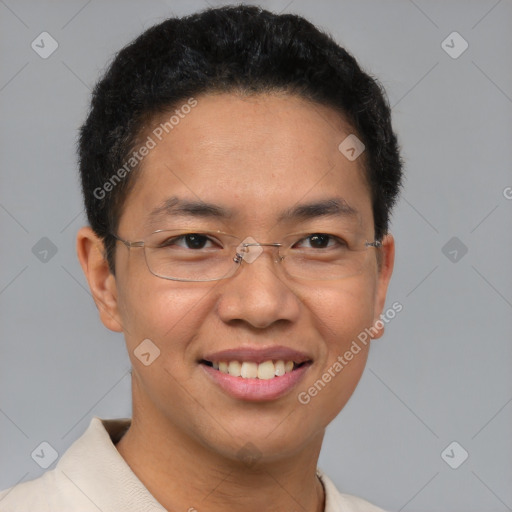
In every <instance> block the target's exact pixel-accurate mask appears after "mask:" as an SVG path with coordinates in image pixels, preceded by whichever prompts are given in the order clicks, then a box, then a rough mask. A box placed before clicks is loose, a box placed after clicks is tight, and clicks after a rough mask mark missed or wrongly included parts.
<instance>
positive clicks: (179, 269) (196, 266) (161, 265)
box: [112, 229, 382, 282]
mask: <svg viewBox="0 0 512 512" xmlns="http://www.w3.org/2000/svg"><path fill="white" fill-rule="evenodd" d="M112 236H113V237H114V238H116V239H117V240H119V241H120V242H122V243H123V244H124V245H126V247H128V249H131V248H132V247H133V248H135V247H143V248H144V255H145V259H146V264H147V266H148V269H149V271H150V272H151V273H152V274H153V275H155V276H157V277H161V278H162V279H170V280H172V281H193V282H201V281H218V280H220V279H226V278H228V277H231V276H233V275H234V274H235V272H236V271H237V270H238V269H239V268H240V266H241V264H242V262H245V263H253V262H254V261H255V260H256V259H257V258H258V257H259V256H260V255H261V254H262V252H263V247H272V248H275V249H276V251H275V254H274V262H275V263H279V264H280V265H281V266H282V268H283V270H284V272H285V273H286V274H287V275H288V276H290V277H295V278H299V279H308V280H333V279H342V278H346V277H351V276H354V275H357V274H360V273H361V272H362V271H363V269H364V268H365V265H366V264H367V262H368V259H369V256H368V254H369V251H368V249H369V248H371V247H373V248H377V247H381V245H382V243H381V242H380V241H373V242H368V241H364V242H362V241H359V242H355V241H352V242H348V241H347V240H346V239H344V238H342V237H341V236H339V235H338V236H337V235H332V234H327V233H293V234H290V235H287V236H286V237H284V238H283V239H282V241H281V242H279V243H277V242H276V243H274V242H272V243H259V242H257V241H256V240H255V239H254V238H252V237H247V238H245V239H244V240H240V239H239V238H237V237H235V236H233V235H230V234H228V233H224V232H222V231H204V230H193V229H187V230H179V229H178V230H159V231H155V232H154V233H152V234H151V235H149V236H148V237H146V238H145V239H144V240H141V241H138V242H130V241H128V240H124V239H122V238H120V237H119V236H117V235H114V234H112Z"/></svg>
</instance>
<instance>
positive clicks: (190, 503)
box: [116, 404, 325, 512]
mask: <svg viewBox="0 0 512 512" xmlns="http://www.w3.org/2000/svg"><path fill="white" fill-rule="evenodd" d="M134 406H135V404H134ZM133 410H134V415H133V420H132V425H131V427H130V429H129V430H128V432H127V433H126V434H125V435H124V437H123V438H122V439H121V441H120V442H119V443H118V444H117V446H116V447H117V449H118V451H119V453H120V454H121V456H122V457H123V458H124V459H125V461H126V462H127V464H128V465H129V466H130V467H131V469H132V471H133V472H134V473H135V474H136V475H137V477H138V478H139V480H140V481H141V482H142V483H143V484H144V485H145V486H146V488H147V489H148V491H149V492H150V493H151V494H152V495H153V496H154V497H155V499H156V500H157V501H158V502H159V503H160V504H161V505H162V506H163V507H164V508H166V509H167V510H186V511H189V512H194V511H197V512H203V511H206V510H208V512H221V511H222V512H231V511H233V512H234V511H238V510H244V511H246V512H261V510H301V512H323V511H324V508H325V498H324V491H323V487H322V484H321V482H320V480H319V479H318V477H317V476H316V464H317V461H318V456H319V453H320V448H321V443H322V439H323V435H324V432H323V431H322V432H320V433H319V434H318V435H316V436H315V437H314V438H313V439H312V440H311V441H310V442H309V443H308V445H307V446H305V447H302V448H301V449H299V450H296V451H294V453H293V455H289V456H287V457H282V458H281V457H280V458H278V457H275V458H273V459H272V460H268V459H267V458H263V457H261V458H260V459H257V460H255V461H254V462H252V463H251V461H246V462H244V461H241V460H238V459H235V460H233V457H228V456H223V454H220V453H218V452H217V451H215V450H213V449H212V448H210V447H208V446H205V445H204V444H201V443H200V442H198V441H197V440H196V439H193V438H192V437H191V436H190V435H188V434H187V433H186V432H184V431H183V430H181V429H180V428H179V427H177V426H176V425H174V424H173V423H170V422H169V421H163V420H162V418H160V421H158V420H157V418H155V417H154V415H153V414H149V411H147V410H144V411H143V412H144V414H136V411H137V408H136V407H134V409H133ZM140 412H141V413H142V411H140ZM153 412H154V411H153ZM155 420H156V421H155ZM263 459H265V460H263Z"/></svg>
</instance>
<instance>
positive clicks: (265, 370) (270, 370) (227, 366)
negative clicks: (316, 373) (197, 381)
mask: <svg viewBox="0 0 512 512" xmlns="http://www.w3.org/2000/svg"><path fill="white" fill-rule="evenodd" d="M293 365H294V363H293V361H283V360H278V361H271V360H269V361H265V362H263V363H260V364H258V363H253V362H252V361H244V362H243V363H240V362H239V361H219V362H218V363H212V366H213V367H214V368H215V369H216V370H219V371H221V372H222V373H228V374H229V375H232V376H233V377H242V378H244V379H265V380H268V379H273V378H274V377H280V376H282V375H284V374H285V373H290V372H291V371H292V370H293Z"/></svg>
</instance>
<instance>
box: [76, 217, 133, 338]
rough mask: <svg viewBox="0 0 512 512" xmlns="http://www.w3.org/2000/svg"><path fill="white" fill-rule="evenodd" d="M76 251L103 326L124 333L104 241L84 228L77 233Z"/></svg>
mask: <svg viewBox="0 0 512 512" xmlns="http://www.w3.org/2000/svg"><path fill="white" fill-rule="evenodd" d="M76 251H77V255H78V260H79V261H80V265H81V266H82V270H83V272H84V274H85V277H86V278H87V282H88V283H89V288H90V290H91V294H92V296H93V299H94V302H95V303H96V307H97V308H98V312H99V314H100V319H101V321H102V322H103V325H105V327H107V329H110V330H111V331H115V332H123V327H122V323H121V318H120V315H119V309H118V302H117V287H116V280H115V277H114V276H113V275H112V273H111V272H110V269H109V267H108V262H107V260H106V257H105V255H104V245H103V242H102V240H101V239H100V238H99V237H98V236H97V235H96V233H94V231H93V230H92V229H91V228H90V227H83V228H81V229H80V230H79V231H78V233H77V238H76Z"/></svg>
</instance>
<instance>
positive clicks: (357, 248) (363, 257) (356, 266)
mask: <svg viewBox="0 0 512 512" xmlns="http://www.w3.org/2000/svg"><path fill="white" fill-rule="evenodd" d="M286 247H289V248H288V250H287V251H286V254H283V256H284V259H283V262H282V263H283V266H284V267H285V270H286V272H287V273H288V274H289V275H291V276H294V277H298V278H301V279H311V280H330V279H342V278H346V277H351V276H355V275H358V274H360V273H362V272H363V271H364V269H365V268H366V266H367V265H368V263H369V262H370V258H371V256H372V255H373V250H369V247H367V245H366V244H365V243H364V242H362V241H359V242H358V243H349V242H346V241H344V240H343V239H342V238H339V237H336V236H334V235H330V234H325V233H314V234H310V235H305V236H304V237H303V238H300V239H299V240H297V237H296V236H295V237H293V238H288V239H287V243H286Z"/></svg>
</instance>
